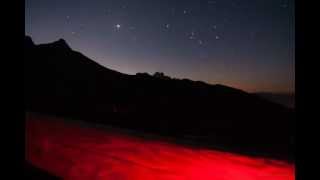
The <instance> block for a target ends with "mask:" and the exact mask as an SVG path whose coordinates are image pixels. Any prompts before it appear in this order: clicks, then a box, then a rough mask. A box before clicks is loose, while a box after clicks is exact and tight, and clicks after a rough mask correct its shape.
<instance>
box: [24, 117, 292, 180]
mask: <svg viewBox="0 0 320 180" xmlns="http://www.w3.org/2000/svg"><path fill="white" fill-rule="evenodd" d="M26 159H27V160H28V161H29V162H31V163H32V164H33V165H35V166H37V167H39V168H42V169H45V170H47V171H48V172H50V173H51V174H53V175H56V176H59V177H62V178H64V179H76V180H82V179H85V180H88V179H90V180H94V179H101V180H193V179H194V180H206V179H210V180H293V179H294V165H291V164H286V163H284V162H279V161H273V160H266V159H258V158H250V157H246V156H240V155H237V154H231V153H225V152H218V151H214V150H206V149H195V148H190V147H186V146H182V145H177V144H170V143H165V142H161V141H156V140H146V139H142V138H138V137H129V135H125V134H120V133H115V132H111V131H107V130H105V129H99V128H93V127H91V128H90V127H84V126H80V125H78V124H76V123H67V122H63V121H61V120H57V119H54V118H44V117H41V116H33V115H32V116H31V115H28V116H27V119H26Z"/></svg>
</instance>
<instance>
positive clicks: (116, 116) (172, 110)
mask: <svg viewBox="0 0 320 180" xmlns="http://www.w3.org/2000/svg"><path fill="white" fill-rule="evenodd" d="M25 39H26V43H25V59H24V64H25V71H24V73H25V74H24V75H25V76H24V77H25V81H24V82H25V104H26V111H34V112H42V113H48V114H56V115H61V116H66V117H72V118H77V119H83V120H86V121H90V122H95V123H103V124H112V125H115V126H119V127H125V128H132V129H138V130H141V131H152V132H157V133H160V134H164V135H169V136H184V135H185V134H191V135H196V136H199V137H200V136H205V137H207V138H206V139H204V140H203V141H204V142H206V143H216V144H219V143H220V144H222V145H224V146H229V147H230V148H231V149H232V148H241V149H245V150H253V149H254V150H255V151H259V152H264V153H272V152H273V153H274V154H277V155H279V156H280V154H281V155H288V154H290V148H289V147H291V146H292V138H293V136H294V134H293V127H292V126H293V124H292V121H294V112H293V111H292V110H290V109H288V108H286V107H284V106H282V105H280V104H277V103H273V102H271V101H268V100H265V99H263V98H260V97H258V96H256V95H252V94H250V93H247V92H245V91H242V90H239V89H236V88H232V87H228V86H224V85H220V84H215V85H210V84H208V83H204V82H199V81H192V80H187V79H176V78H171V77H167V76H165V75H164V74H162V73H157V74H156V73H155V75H148V74H147V73H137V74H136V75H127V74H123V73H120V72H117V71H114V70H111V69H108V68H106V67H104V66H102V65H100V64H98V63H96V62H95V61H93V60H91V59H89V58H87V57H86V56H84V55H83V54H81V53H79V52H76V51H73V50H72V49H71V48H70V47H69V45H67V46H68V47H66V46H65V44H67V43H66V42H65V41H64V42H63V41H61V42H59V43H48V44H40V45H35V44H34V43H30V39H31V38H30V39H29V38H25ZM28 39H29V40H28ZM31 42H32V39H31ZM55 42H57V41H55ZM273 153H272V154H273Z"/></svg>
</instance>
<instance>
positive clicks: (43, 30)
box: [25, 0, 295, 92]
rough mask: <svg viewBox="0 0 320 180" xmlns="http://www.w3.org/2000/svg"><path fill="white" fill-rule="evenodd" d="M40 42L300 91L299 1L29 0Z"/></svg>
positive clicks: (104, 59) (108, 61) (131, 67)
mask: <svg viewBox="0 0 320 180" xmlns="http://www.w3.org/2000/svg"><path fill="white" fill-rule="evenodd" d="M25 2H26V6H25V31H26V34H27V35H29V36H31V37H32V39H33V40H34V42H35V43H48V42H52V41H56V40H58V39H60V38H63V39H65V40H66V41H67V42H68V44H69V45H70V46H71V48H73V49H74V50H76V51H80V52H82V53H83V54H84V55H86V56H88V57H89V58H91V59H93V60H95V61H97V62H98V63H100V64H102V65H104V66H106V67H108V68H111V69H114V70H117V71H120V72H123V73H128V74H135V73H137V72H148V73H150V74H153V73H154V72H156V71H161V72H164V73H165V74H166V75H169V76H171V77H176V78H189V79H192V80H201V81H205V82H208V83H211V84H216V83H219V84H225V85H228V86H232V87H236V88H240V89H243V90H246V91H249V92H255V91H272V92H294V81H295V71H294V64H295V56H294V46H295V37H294V33H295V32H294V31H295V30H294V0H209V1H208V0H54V1H53V0H26V1H25Z"/></svg>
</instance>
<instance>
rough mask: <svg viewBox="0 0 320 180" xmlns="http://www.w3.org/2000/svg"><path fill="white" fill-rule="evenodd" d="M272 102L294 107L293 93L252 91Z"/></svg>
mask: <svg viewBox="0 0 320 180" xmlns="http://www.w3.org/2000/svg"><path fill="white" fill-rule="evenodd" d="M254 94H256V95H258V96H261V97H263V98H265V99H267V100H270V101H272V102H275V103H278V104H282V105H284V106H286V107H289V108H295V95H294V94H291V93H268V92H258V93H254Z"/></svg>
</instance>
